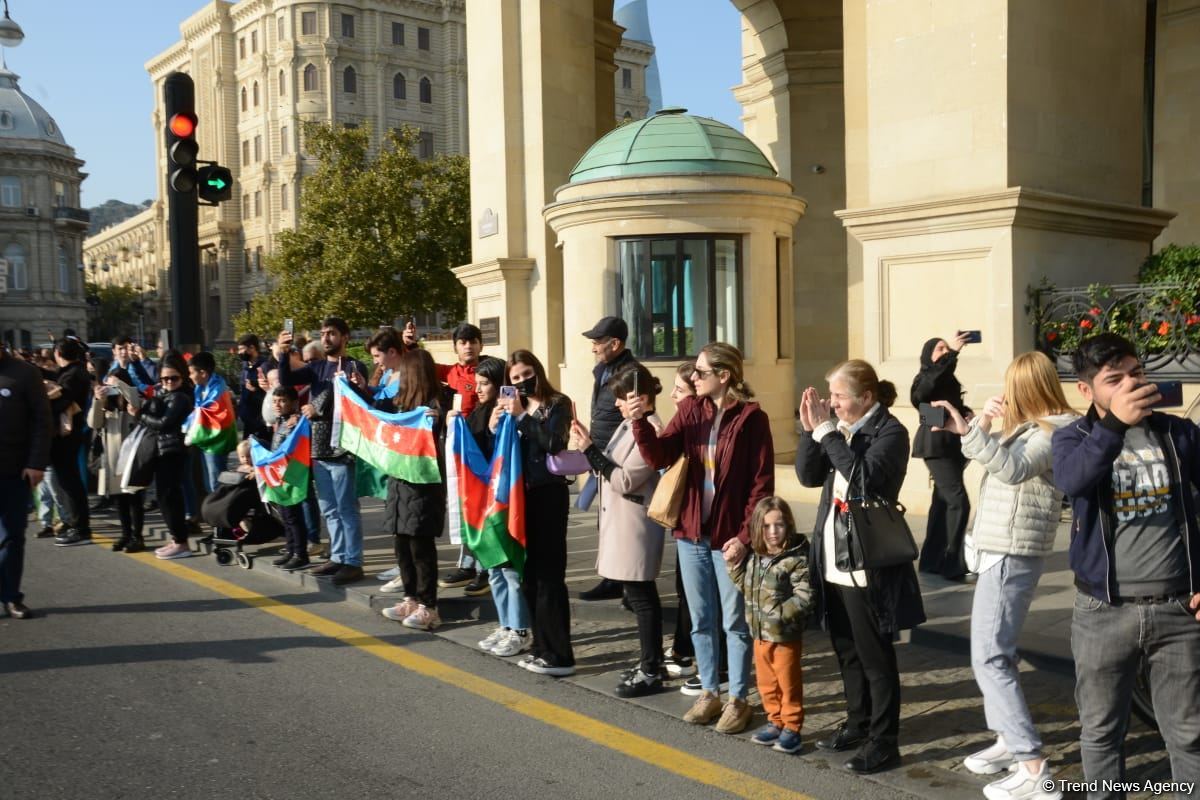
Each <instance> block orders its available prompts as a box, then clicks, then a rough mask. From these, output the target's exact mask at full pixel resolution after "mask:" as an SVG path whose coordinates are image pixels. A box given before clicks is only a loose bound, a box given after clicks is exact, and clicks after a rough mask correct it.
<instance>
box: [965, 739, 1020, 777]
mask: <svg viewBox="0 0 1200 800" xmlns="http://www.w3.org/2000/svg"><path fill="white" fill-rule="evenodd" d="M1012 763H1013V756H1012V753H1010V752H1008V745H1006V744H1005V743H1004V737H1003V736H997V737H996V741H995V742H993V743H992V744H991V745H989V746H988V747H985V748H984V749H982V750H980V751H979V752H978V753H972V754H971V755H969V756H967V757H966V758H964V759H963V766H964V767H966V768H967V769H968V770H970V771H971V772H974V773H975V774H976V775H995V774H996V773H997V772H1004V771H1005V770H1006V769H1008V768H1009V766H1010V765H1011V764H1012Z"/></svg>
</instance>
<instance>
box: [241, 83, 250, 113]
mask: <svg viewBox="0 0 1200 800" xmlns="http://www.w3.org/2000/svg"><path fill="white" fill-rule="evenodd" d="M246 98H247V94H246V87H245V86H243V87H242V111H246V110H247V109H249V108H250V105H249V103H248V102H247V100H246Z"/></svg>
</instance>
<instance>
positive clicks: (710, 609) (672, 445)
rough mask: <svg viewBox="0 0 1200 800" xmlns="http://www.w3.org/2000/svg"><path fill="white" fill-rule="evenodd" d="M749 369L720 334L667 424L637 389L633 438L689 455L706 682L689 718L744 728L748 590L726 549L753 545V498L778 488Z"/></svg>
mask: <svg viewBox="0 0 1200 800" xmlns="http://www.w3.org/2000/svg"><path fill="white" fill-rule="evenodd" d="M742 375H743V372H742V354H741V352H740V351H739V350H738V349H737V348H736V347H734V346H733V345H729V344H725V343H723V342H713V343H711V344H708V345H705V347H704V348H703V349H702V350H701V351H700V355H699V357H698V358H697V359H696V369H695V371H694V372H693V373H692V378H693V382H694V383H695V387H696V395H695V397H685V398H684V399H683V400H682V401H681V402H680V403H679V405H678V407H677V408H676V413H675V416H674V417H673V418H672V419H671V422H670V423H669V424H668V425H667V427H666V428H665V429H664V430H663V431H662V433H659V434H656V433H655V431H654V428H653V427H652V426H651V425H650V423H649V422H647V421H646V420H644V419H642V416H643V414H644V411H645V410H644V409H643V408H642V407H641V401H640V400H638V399H637V398H634V397H632V396H631V397H630V402H629V412H630V416H631V417H632V418H633V419H634V423H633V434H634V438H635V439H636V440H637V443H638V448H639V449H640V450H641V451H642V456H643V457H644V458H645V459H646V461H647V462H648V463H649V464H651V465H652V466H654V467H657V468H659V469H661V468H663V467H669V466H670V465H672V464H674V463H675V461H676V460H677V459H678V458H679V456H681V455H685V456H687V460H688V465H687V488H686V490H685V491H684V495H683V505H682V508H681V509H680V514H679V527H677V528H676V529H675V532H674V533H675V544H676V562H677V568H678V569H679V570H680V571H681V572H682V574H683V583H684V586H685V587H686V589H687V597H688V604H689V611H690V613H691V617H692V643H693V644H694V645H695V648H696V665H697V667H698V668H699V672H700V682H701V686H702V689H703V690H702V691H701V693H700V696H699V697H697V698H696V702H695V704H694V705H693V706H692V708H691V709H690V710H689V711H688V712H687V713H686V714H684V716H683V719H684V720H685V721H686V722H691V723H694V724H697V725H706V724H708V723H709V722H712V721H713V719H715V718H716V717H717V715H718V714H720V715H721V719H720V721H719V722H718V723H717V730H718V731H720V732H721V733H739V732H741V731H742V730H744V729H745V728H746V725H747V724H748V723H749V721H750V707H749V705H748V704H747V703H746V694H747V692H748V690H749V675H750V633H749V631H748V629H747V627H746V615H745V607H744V605H743V603H742V595H741V594H740V593H739V592H738V590H737V588H736V587H735V586H734V585H733V581H731V580H730V578H729V573H728V572H727V571H726V569H725V561H724V557H723V553H724V551H733V558H735V559H740V558H742V557H743V556H744V555H745V554H746V553H747V552H749V543H750V532H749V524H750V518H751V517H752V516H753V513H754V507H755V506H756V505H757V504H758V501H759V500H761V499H763V498H764V497H770V496H771V495H773V494H774V493H775V465H774V462H775V451H774V446H773V444H772V441H771V428H770V425H769V424H768V421H767V415H766V413H765V412H764V411H763V410H762V409H760V408H759V407H758V404H757V403H753V402H750V401H751V398H753V397H754V393H753V392H752V391H751V390H750V387H749V386H747V385H746V383H745V382H744V381H743V380H742ZM722 625H723V626H724V628H725V633H726V639H727V641H728V658H729V702H728V703H727V704H726V705H725V707H724V712H722V707H721V699H720V692H719V688H720V682H719V671H720V670H719V665H718V664H717V659H718V653H719V650H718V639H717V634H718V631H719V629H720V627H721V626H722Z"/></svg>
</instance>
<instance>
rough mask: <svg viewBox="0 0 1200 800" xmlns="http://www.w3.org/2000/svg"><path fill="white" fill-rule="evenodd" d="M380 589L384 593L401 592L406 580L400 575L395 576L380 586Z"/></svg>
mask: <svg viewBox="0 0 1200 800" xmlns="http://www.w3.org/2000/svg"><path fill="white" fill-rule="evenodd" d="M379 591H380V592H381V593H382V594H400V592H403V591H404V581H403V580H402V579H401V578H398V577H397V578H394V579H392V580H390V581H388V582H387V583H385V584H384V585H383V586H380V587H379Z"/></svg>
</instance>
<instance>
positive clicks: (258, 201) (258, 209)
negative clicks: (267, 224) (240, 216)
mask: <svg viewBox="0 0 1200 800" xmlns="http://www.w3.org/2000/svg"><path fill="white" fill-rule="evenodd" d="M254 216H256V217H261V216H262V190H259V191H257V192H255V193H254Z"/></svg>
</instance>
